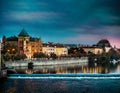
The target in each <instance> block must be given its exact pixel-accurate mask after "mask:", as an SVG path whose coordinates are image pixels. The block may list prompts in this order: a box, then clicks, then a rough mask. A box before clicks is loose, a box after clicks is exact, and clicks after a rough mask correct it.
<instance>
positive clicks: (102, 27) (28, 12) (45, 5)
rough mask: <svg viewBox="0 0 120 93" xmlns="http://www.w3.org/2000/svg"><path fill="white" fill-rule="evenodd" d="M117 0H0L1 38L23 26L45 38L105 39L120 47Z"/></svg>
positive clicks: (91, 41) (88, 41)
mask: <svg viewBox="0 0 120 93" xmlns="http://www.w3.org/2000/svg"><path fill="white" fill-rule="evenodd" d="M119 11H120V1H119V0H1V3H0V13H1V14H0V18H1V23H0V29H1V31H0V38H2V36H3V35H6V37H9V36H14V35H16V36H17V35H18V34H19V32H20V31H21V30H22V29H23V28H24V29H25V30H26V31H27V32H28V33H29V34H30V35H31V36H33V37H42V40H43V41H44V42H48V41H51V42H57V43H77V44H88V45H89V44H90V45H92V44H96V43H97V42H98V41H99V40H100V39H108V40H109V41H110V43H111V44H112V45H113V46H114V45H115V46H116V47H118V48H120V12H119Z"/></svg>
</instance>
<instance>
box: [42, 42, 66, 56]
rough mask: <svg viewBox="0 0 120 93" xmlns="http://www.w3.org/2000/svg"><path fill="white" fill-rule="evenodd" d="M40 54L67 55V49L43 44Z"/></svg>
mask: <svg viewBox="0 0 120 93" xmlns="http://www.w3.org/2000/svg"><path fill="white" fill-rule="evenodd" d="M42 52H43V53H45V54H47V55H50V54H51V53H54V54H56V55H57V56H62V55H68V49H67V48H66V47H64V46H63V45H62V44H53V43H49V44H43V47H42Z"/></svg>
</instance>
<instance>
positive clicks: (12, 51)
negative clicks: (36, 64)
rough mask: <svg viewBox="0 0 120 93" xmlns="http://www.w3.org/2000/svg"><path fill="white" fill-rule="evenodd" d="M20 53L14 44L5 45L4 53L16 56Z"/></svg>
mask: <svg viewBox="0 0 120 93" xmlns="http://www.w3.org/2000/svg"><path fill="white" fill-rule="evenodd" d="M17 52H18V49H17V46H16V45H13V44H5V45H4V48H3V51H2V53H4V54H6V53H9V54H16V53H17Z"/></svg>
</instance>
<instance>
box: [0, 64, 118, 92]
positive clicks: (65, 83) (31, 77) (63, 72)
mask: <svg viewBox="0 0 120 93" xmlns="http://www.w3.org/2000/svg"><path fill="white" fill-rule="evenodd" d="M16 70H17V72H18V73H17V74H10V75H9V76H8V79H7V80H6V81H5V82H3V83H2V84H0V93H120V74H119V73H120V64H119V63H118V64H111V65H107V66H106V65H92V66H91V65H69V66H67V65H60V66H44V67H39V66H37V67H34V68H33V69H27V67H17V68H16Z"/></svg>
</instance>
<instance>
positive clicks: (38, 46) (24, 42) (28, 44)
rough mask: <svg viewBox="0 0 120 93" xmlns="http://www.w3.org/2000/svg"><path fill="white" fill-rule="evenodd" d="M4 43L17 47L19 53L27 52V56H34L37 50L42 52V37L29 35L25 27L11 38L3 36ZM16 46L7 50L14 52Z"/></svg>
mask: <svg viewBox="0 0 120 93" xmlns="http://www.w3.org/2000/svg"><path fill="white" fill-rule="evenodd" d="M2 43H3V45H4V46H5V45H7V44H9V45H12V46H15V47H17V48H16V50H17V51H18V53H19V54H25V55H26V56H27V58H28V59H29V58H32V56H33V54H34V53H35V52H42V40H41V38H33V37H31V36H29V34H28V33H27V32H26V31H25V29H22V31H21V32H20V33H19V35H18V37H17V36H12V37H9V38H6V37H5V36H3V40H2ZM16 50H15V48H13V49H8V50H7V52H10V53H11V51H12V52H14V51H16Z"/></svg>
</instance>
